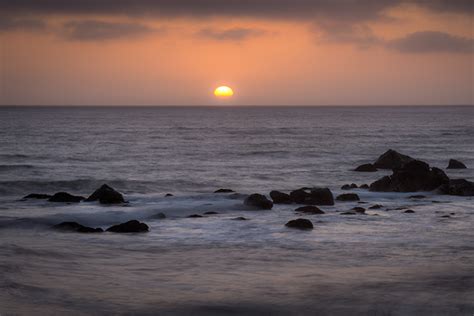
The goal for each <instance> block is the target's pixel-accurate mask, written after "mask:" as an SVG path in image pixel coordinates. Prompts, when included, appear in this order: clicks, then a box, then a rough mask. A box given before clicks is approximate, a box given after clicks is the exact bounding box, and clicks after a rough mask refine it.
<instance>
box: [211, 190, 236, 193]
mask: <svg viewBox="0 0 474 316" xmlns="http://www.w3.org/2000/svg"><path fill="white" fill-rule="evenodd" d="M214 193H234V190H231V189H219V190H216V191H214Z"/></svg>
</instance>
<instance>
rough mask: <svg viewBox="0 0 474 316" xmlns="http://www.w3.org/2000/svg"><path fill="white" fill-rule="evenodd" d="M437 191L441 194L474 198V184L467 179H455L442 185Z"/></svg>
mask: <svg viewBox="0 0 474 316" xmlns="http://www.w3.org/2000/svg"><path fill="white" fill-rule="evenodd" d="M437 191H438V192H439V193H441V194H449V195H459V196H474V182H471V181H467V180H465V179H453V180H449V182H448V183H445V184H443V185H441V186H440V187H439V188H438V189H437Z"/></svg>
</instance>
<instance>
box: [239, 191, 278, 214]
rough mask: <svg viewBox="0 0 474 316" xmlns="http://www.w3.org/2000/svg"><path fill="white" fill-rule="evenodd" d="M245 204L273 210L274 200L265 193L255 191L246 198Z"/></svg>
mask: <svg viewBox="0 0 474 316" xmlns="http://www.w3.org/2000/svg"><path fill="white" fill-rule="evenodd" d="M244 204H245V205H247V206H251V207H254V208H258V209H261V210H271V209H272V207H273V202H272V201H270V200H269V199H267V197H266V196H265V195H261V194H258V193H254V194H251V195H249V196H248V197H247V198H246V199H245V200H244Z"/></svg>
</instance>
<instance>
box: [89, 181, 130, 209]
mask: <svg viewBox="0 0 474 316" xmlns="http://www.w3.org/2000/svg"><path fill="white" fill-rule="evenodd" d="M93 201H99V203H100V204H120V203H125V200H124V199H123V195H122V194H120V193H119V192H118V191H116V190H115V189H113V188H112V187H110V186H108V185H107V184H103V185H102V186H101V187H100V188H98V189H97V190H95V191H94V193H92V194H91V195H90V196H89V197H88V198H87V199H86V200H85V202H93Z"/></svg>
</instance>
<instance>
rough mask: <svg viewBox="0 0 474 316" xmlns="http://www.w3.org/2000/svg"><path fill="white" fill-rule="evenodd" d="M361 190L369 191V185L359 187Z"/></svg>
mask: <svg viewBox="0 0 474 316" xmlns="http://www.w3.org/2000/svg"><path fill="white" fill-rule="evenodd" d="M359 188H360V189H364V190H368V189H369V185H368V184H367V183H364V184H361V185H360V186H359Z"/></svg>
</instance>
